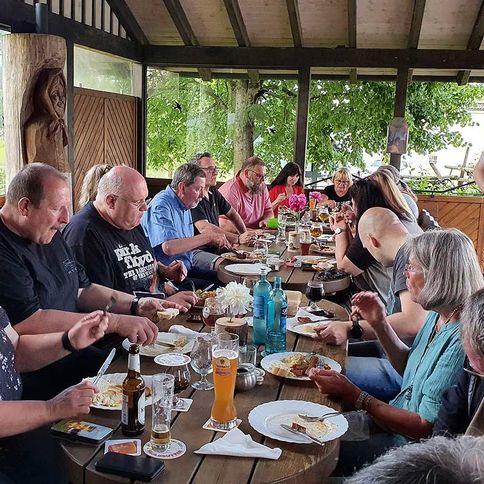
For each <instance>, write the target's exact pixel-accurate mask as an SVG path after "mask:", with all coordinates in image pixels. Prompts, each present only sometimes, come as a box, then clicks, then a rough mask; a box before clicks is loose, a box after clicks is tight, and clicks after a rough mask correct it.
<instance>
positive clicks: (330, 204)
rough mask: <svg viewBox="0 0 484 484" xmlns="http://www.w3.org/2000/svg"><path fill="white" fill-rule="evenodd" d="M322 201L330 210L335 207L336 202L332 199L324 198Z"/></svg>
mask: <svg viewBox="0 0 484 484" xmlns="http://www.w3.org/2000/svg"><path fill="white" fill-rule="evenodd" d="M323 203H324V205H326V206H327V207H328V208H330V209H331V210H334V209H335V208H336V202H335V201H334V200H326V201H325V202H323Z"/></svg>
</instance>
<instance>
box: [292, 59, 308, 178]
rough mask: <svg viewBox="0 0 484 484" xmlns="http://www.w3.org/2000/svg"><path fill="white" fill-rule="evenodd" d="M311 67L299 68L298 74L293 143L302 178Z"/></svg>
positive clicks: (295, 159)
mask: <svg viewBox="0 0 484 484" xmlns="http://www.w3.org/2000/svg"><path fill="white" fill-rule="evenodd" d="M310 85H311V69H310V68H309V67H308V68H305V69H301V70H300V71H299V74H298V94H297V118H296V134H295V136H296V140H295V143H294V161H295V162H296V163H297V164H298V165H299V166H300V167H301V171H302V173H303V178H304V169H305V164H306V147H307V143H308V115H309V88H310Z"/></svg>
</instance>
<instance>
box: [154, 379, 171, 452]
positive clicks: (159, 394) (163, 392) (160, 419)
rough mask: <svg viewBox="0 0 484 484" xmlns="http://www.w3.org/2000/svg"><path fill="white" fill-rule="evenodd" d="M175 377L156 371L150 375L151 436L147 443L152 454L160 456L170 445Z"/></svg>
mask: <svg viewBox="0 0 484 484" xmlns="http://www.w3.org/2000/svg"><path fill="white" fill-rule="evenodd" d="M174 384H175V377H174V376H173V375H168V374H166V373H158V374H156V375H153V376H152V377H151V398H152V404H151V438H150V442H149V443H148V447H149V450H150V451H151V453H152V454H155V455H157V456H160V457H162V455H163V453H164V452H166V451H167V450H168V449H169V447H170V441H171V435H170V423H171V411H172V405H173V387H174Z"/></svg>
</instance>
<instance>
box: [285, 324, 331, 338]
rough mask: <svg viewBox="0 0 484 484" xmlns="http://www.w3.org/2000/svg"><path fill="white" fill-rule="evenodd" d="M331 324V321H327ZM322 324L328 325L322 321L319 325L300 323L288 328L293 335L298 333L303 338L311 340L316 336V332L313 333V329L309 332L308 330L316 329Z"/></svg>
mask: <svg viewBox="0 0 484 484" xmlns="http://www.w3.org/2000/svg"><path fill="white" fill-rule="evenodd" d="M327 322H328V323H330V322H331V321H327ZM322 324H326V321H321V322H319V323H299V324H295V325H294V326H289V325H288V326H287V330H288V331H291V333H296V334H300V335H302V336H309V337H310V338H313V337H315V336H316V332H315V331H311V329H309V330H308V328H316V327H318V326H321V325H322Z"/></svg>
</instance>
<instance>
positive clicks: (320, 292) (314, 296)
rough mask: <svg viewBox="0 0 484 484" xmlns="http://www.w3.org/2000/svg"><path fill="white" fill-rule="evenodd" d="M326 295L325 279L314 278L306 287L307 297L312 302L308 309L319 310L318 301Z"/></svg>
mask: <svg viewBox="0 0 484 484" xmlns="http://www.w3.org/2000/svg"><path fill="white" fill-rule="evenodd" d="M323 296H324V288H323V281H318V280H312V281H309V282H308V285H307V287H306V297H307V298H308V300H309V301H310V302H311V304H310V305H309V308H308V311H319V307H318V305H317V304H316V303H318V302H319V301H321V299H323Z"/></svg>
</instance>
